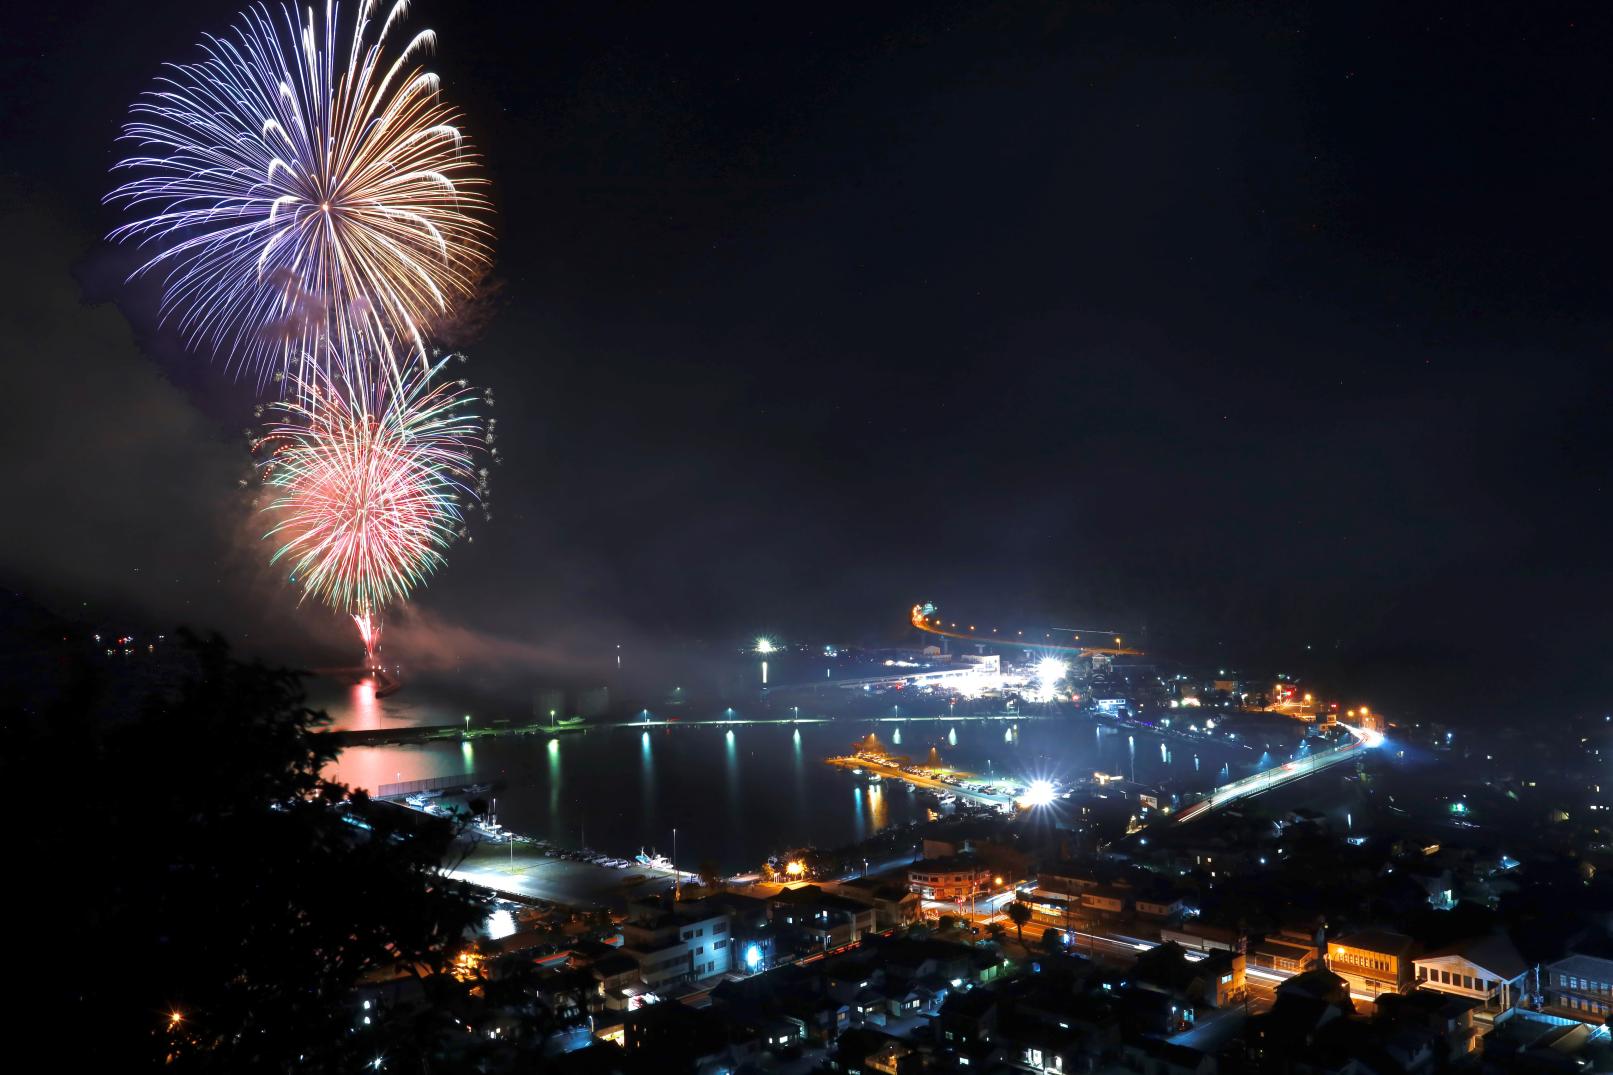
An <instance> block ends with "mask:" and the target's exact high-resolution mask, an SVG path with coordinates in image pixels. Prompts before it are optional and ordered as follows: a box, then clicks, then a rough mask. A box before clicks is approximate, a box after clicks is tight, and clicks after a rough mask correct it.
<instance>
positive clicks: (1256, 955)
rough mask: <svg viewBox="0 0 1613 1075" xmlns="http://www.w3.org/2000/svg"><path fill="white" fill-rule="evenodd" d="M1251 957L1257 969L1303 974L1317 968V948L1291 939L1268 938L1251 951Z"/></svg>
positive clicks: (1254, 946) (1280, 937) (1251, 948)
mask: <svg viewBox="0 0 1613 1075" xmlns="http://www.w3.org/2000/svg"><path fill="white" fill-rule="evenodd" d="M1249 956H1250V958H1251V959H1252V960H1253V961H1254V964H1255V966H1257V967H1270V968H1271V969H1272V970H1279V971H1288V972H1290V973H1293V974H1303V973H1304V972H1305V971H1308V970H1310V969H1311V968H1312V967H1314V966H1316V959H1317V956H1316V946H1315V945H1312V944H1305V943H1303V942H1300V941H1296V940H1293V939H1291V938H1289V937H1283V936H1276V937H1267V938H1266V939H1265V940H1263V941H1261V942H1260V943H1259V944H1256V945H1253V946H1251V947H1250V949H1249Z"/></svg>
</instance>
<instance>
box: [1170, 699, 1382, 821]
mask: <svg viewBox="0 0 1613 1075" xmlns="http://www.w3.org/2000/svg"><path fill="white" fill-rule="evenodd" d="M1339 727H1341V728H1343V729H1344V730H1345V731H1347V732H1349V733H1350V738H1349V739H1348V740H1346V741H1345V742H1342V743H1340V744H1338V745H1337V746H1335V747H1333V748H1331V749H1329V750H1321V751H1317V752H1316V753H1314V754H1309V755H1306V756H1305V757H1303V758H1295V759H1294V760H1292V761H1286V762H1283V763H1282V764H1281V765H1278V766H1274V767H1272V768H1270V769H1267V770H1265V771H1263V772H1259V773H1255V774H1253V775H1251V776H1246V777H1243V778H1242V779H1240V780H1234V781H1232V782H1231V783H1230V784H1222V785H1221V786H1220V787H1218V788H1216V789H1215V790H1214V791H1212V792H1210V794H1209V796H1208V797H1206V798H1203V799H1200V800H1199V801H1198V802H1196V803H1194V804H1193V805H1191V806H1189V807H1187V808H1186V809H1184V810H1182V811H1180V812H1179V813H1178V814H1177V815H1176V822H1177V824H1181V823H1182V822H1184V821H1192V820H1193V819H1194V818H1196V817H1200V816H1202V815H1204V814H1207V813H1209V812H1210V811H1212V810H1219V809H1221V808H1222V807H1223V806H1228V805H1230V804H1232V803H1235V802H1237V801H1238V800H1240V799H1248V798H1252V797H1254V796H1256V795H1263V794H1265V793H1266V792H1268V791H1270V790H1271V789H1272V788H1278V787H1282V786H1283V785H1285V784H1292V783H1293V782H1294V781H1296V780H1303V779H1304V778H1305V777H1307V776H1310V775H1312V774H1313V773H1319V772H1321V771H1322V770H1323V769H1330V768H1332V767H1333V766H1335V765H1338V764H1339V763H1340V762H1346V761H1351V760H1353V759H1355V758H1357V757H1359V756H1360V755H1361V753H1362V752H1364V751H1367V750H1372V749H1373V748H1375V747H1377V746H1380V745H1382V743H1383V736H1382V735H1380V734H1379V733H1378V732H1375V731H1373V730H1372V729H1370V728H1357V727H1353V726H1351V725H1348V724H1341V725H1339Z"/></svg>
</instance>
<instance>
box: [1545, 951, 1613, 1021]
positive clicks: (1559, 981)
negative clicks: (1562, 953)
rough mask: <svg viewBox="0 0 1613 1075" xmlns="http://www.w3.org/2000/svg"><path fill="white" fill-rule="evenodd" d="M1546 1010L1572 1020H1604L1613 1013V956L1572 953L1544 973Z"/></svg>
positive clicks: (1549, 966) (1549, 965) (1550, 966)
mask: <svg viewBox="0 0 1613 1075" xmlns="http://www.w3.org/2000/svg"><path fill="white" fill-rule="evenodd" d="M1540 993H1541V995H1542V996H1544V997H1545V998H1546V1010H1547V1011H1549V1012H1551V1013H1552V1014H1554V1015H1564V1016H1567V1017H1568V1018H1570V1019H1579V1020H1582V1021H1588V1022H1601V1021H1602V1020H1603V1019H1604V1018H1606V1017H1607V1015H1608V1014H1609V1013H1610V1012H1613V959H1599V958H1597V957H1596V956H1581V955H1571V956H1569V957H1568V958H1567V959H1559V960H1558V961H1557V962H1555V963H1551V964H1548V965H1547V966H1546V968H1545V969H1544V970H1543V971H1541V974H1540Z"/></svg>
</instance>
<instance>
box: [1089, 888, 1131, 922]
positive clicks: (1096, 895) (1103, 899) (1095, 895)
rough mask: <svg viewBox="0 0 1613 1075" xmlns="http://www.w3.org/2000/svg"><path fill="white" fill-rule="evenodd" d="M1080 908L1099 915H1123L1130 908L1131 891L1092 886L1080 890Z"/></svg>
mask: <svg viewBox="0 0 1613 1075" xmlns="http://www.w3.org/2000/svg"><path fill="white" fill-rule="evenodd" d="M1081 906H1082V907H1083V908H1085V909H1086V910H1088V911H1093V912H1096V913H1098V914H1101V915H1107V916H1115V915H1123V914H1125V913H1126V911H1127V910H1129V909H1130V907H1131V891H1130V890H1129V889H1126V888H1122V887H1121V886H1119V885H1094V886H1093V887H1091V888H1088V889H1083V890H1082V892H1081Z"/></svg>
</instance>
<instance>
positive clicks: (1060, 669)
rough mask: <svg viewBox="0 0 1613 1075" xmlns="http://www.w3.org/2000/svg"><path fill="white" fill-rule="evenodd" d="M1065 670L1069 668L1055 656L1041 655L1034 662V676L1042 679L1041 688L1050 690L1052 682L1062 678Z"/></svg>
mask: <svg viewBox="0 0 1613 1075" xmlns="http://www.w3.org/2000/svg"><path fill="white" fill-rule="evenodd" d="M1067 671H1069V669H1068V668H1066V667H1065V664H1064V662H1063V661H1061V660H1059V659H1058V658H1057V657H1043V658H1042V659H1041V660H1040V661H1037V662H1036V678H1037V679H1039V680H1041V681H1042V689H1043V690H1052V689H1053V684H1055V683H1057V682H1058V681H1059V680H1061V679H1063V678H1064V673H1065V672H1067Z"/></svg>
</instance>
